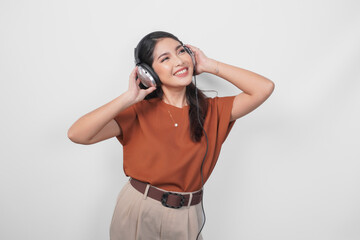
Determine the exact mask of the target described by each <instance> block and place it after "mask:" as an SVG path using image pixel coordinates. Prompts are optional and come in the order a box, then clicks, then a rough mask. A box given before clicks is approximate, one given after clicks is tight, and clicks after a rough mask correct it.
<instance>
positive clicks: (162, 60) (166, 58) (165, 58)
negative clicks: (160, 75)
mask: <svg viewBox="0 0 360 240" xmlns="http://www.w3.org/2000/svg"><path fill="white" fill-rule="evenodd" d="M168 59H169V57H164V58H163V59H161V61H160V62H164V61H165V60H168Z"/></svg>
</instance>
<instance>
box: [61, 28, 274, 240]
mask: <svg viewBox="0 0 360 240" xmlns="http://www.w3.org/2000/svg"><path fill="white" fill-rule="evenodd" d="M135 58H136V61H137V66H136V67H135V68H134V70H133V71H132V73H131V74H130V78H129V87H128V90H127V91H126V92H124V93H123V94H121V95H120V96H119V97H117V98H115V99H114V100H112V101H111V102H109V103H107V104H105V105H103V106H102V107H100V108H98V109H95V110H94V111H92V112H90V113H88V114H86V115H84V116H83V117H81V118H80V119H78V120H77V121H76V122H75V123H74V124H73V125H72V126H71V128H70V129H69V131H68V137H69V138H70V139H71V140H72V141H73V142H75V143H80V144H93V143H97V142H100V141H103V140H105V139H108V138H112V137H117V139H118V140H119V142H120V143H121V144H122V145H123V150H124V157H123V160H124V172H125V174H126V175H127V176H130V177H131V178H130V181H129V182H128V183H127V184H126V185H125V186H124V187H123V189H122V190H121V192H120V194H119V196H118V199H117V204H116V207H115V211H114V215H113V219H112V222H111V227H110V238H111V239H112V240H117V239H147V240H148V239H171V240H174V239H181V240H184V239H198V238H200V239H201V234H200V232H201V230H200V229H201V228H202V224H203V214H202V208H201V204H199V203H200V202H201V200H202V186H203V184H204V183H205V182H206V180H207V179H208V178H209V176H210V174H211V172H212V170H213V168H214V166H215V164H216V161H217V159H218V156H219V153H220V149H221V145H222V143H223V142H224V141H225V139H226V137H227V135H228V133H229V132H230V130H231V128H232V126H233V124H234V122H235V120H236V119H238V118H240V117H242V116H244V115H246V114H247V113H249V112H251V111H252V110H254V109H255V108H257V107H258V106H259V105H261V104H262V103H263V102H264V101H265V100H266V99H267V98H268V97H269V96H270V95H271V93H272V91H273V89H274V84H273V82H272V81H270V80H268V79H267V78H265V77H262V76H260V75H258V74H256V73H253V72H250V71H247V70H244V69H241V68H238V67H234V66H231V65H228V64H225V63H222V62H218V61H216V60H214V59H211V58H208V57H207V56H205V54H204V53H203V52H202V51H201V50H200V49H199V48H196V47H194V46H191V45H186V46H184V45H183V44H182V43H181V41H180V40H179V39H178V38H177V37H175V36H174V35H172V34H170V33H166V32H153V33H150V34H148V35H146V36H145V37H144V38H143V39H142V40H141V41H140V42H139V44H138V46H137V48H136V51H135ZM144 65H145V67H146V66H148V67H149V68H151V69H150V70H149V71H153V72H154V73H152V74H153V75H154V78H155V79H157V80H156V81H155V82H156V84H155V85H156V86H150V87H149V88H144V86H143V84H142V83H140V78H137V76H138V75H140V73H139V71H140V68H144ZM142 70H143V69H142ZM145 71H146V70H145ZM203 72H206V73H211V74H214V75H216V76H218V77H220V78H223V79H225V80H227V81H229V82H230V83H232V84H233V85H235V86H236V87H237V88H239V89H240V90H241V91H242V92H241V93H239V94H238V95H236V96H229V97H215V98H206V96H205V95H204V94H203V93H202V92H201V91H200V90H198V89H197V88H196V86H195V85H194V83H192V77H193V75H195V74H196V75H197V74H201V73H203Z"/></svg>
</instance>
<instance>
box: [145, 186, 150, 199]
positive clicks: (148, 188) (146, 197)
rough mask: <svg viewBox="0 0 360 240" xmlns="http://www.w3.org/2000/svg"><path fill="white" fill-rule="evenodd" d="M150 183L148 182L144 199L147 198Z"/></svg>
mask: <svg viewBox="0 0 360 240" xmlns="http://www.w3.org/2000/svg"><path fill="white" fill-rule="evenodd" d="M149 188H150V184H146V188H145V192H144V200H146V198H147V195H148V192H149Z"/></svg>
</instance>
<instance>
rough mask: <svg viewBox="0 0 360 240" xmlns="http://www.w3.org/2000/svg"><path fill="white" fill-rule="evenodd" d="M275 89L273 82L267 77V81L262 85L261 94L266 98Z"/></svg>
mask: <svg viewBox="0 0 360 240" xmlns="http://www.w3.org/2000/svg"><path fill="white" fill-rule="evenodd" d="M274 89H275V83H274V82H273V81H271V80H269V79H268V81H267V83H266V84H265V86H264V89H263V94H264V96H266V98H268V97H270V95H271V94H272V93H273V91H274Z"/></svg>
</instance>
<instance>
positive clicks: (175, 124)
mask: <svg viewBox="0 0 360 240" xmlns="http://www.w3.org/2000/svg"><path fill="white" fill-rule="evenodd" d="M168 113H169V115H170V117H171V120H172V121H173V123H174V126H175V127H177V126H179V124H177V123H176V122H175V120H174V118H173V116H172V114H171V112H170V111H169V110H168Z"/></svg>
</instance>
